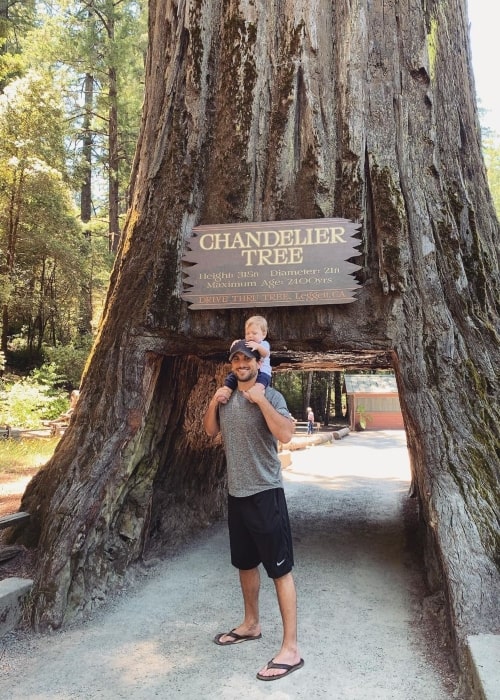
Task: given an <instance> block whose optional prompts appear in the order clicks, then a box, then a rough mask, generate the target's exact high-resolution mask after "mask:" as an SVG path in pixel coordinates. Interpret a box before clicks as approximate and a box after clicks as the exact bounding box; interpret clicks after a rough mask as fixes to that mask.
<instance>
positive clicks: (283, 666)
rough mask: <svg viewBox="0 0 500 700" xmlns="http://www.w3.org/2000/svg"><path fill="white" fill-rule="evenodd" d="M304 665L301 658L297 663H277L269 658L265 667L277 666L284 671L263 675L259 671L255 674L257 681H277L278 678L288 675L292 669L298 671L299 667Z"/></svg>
mask: <svg viewBox="0 0 500 700" xmlns="http://www.w3.org/2000/svg"><path fill="white" fill-rule="evenodd" d="M303 665H304V659H301V660H300V661H299V663H298V664H277V663H275V662H274V661H273V659H271V661H269V662H268V663H267V665H266V668H279V669H283V670H284V671H285V673H279V674H278V675H276V676H263V675H262V674H261V673H258V674H257V678H258V679H259V681H277V680H279V679H280V678H284V677H285V676H289V675H290V673H293V672H294V671H298V670H299V668H302V666H303Z"/></svg>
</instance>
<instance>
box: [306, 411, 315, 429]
mask: <svg viewBox="0 0 500 700" xmlns="http://www.w3.org/2000/svg"><path fill="white" fill-rule="evenodd" d="M313 431H314V413H313V410H312V408H311V407H310V406H308V408H307V434H308V435H312V434H313Z"/></svg>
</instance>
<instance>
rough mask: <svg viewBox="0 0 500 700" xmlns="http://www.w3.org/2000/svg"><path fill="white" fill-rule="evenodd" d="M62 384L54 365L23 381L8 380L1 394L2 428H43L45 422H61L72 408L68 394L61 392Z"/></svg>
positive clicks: (0, 419)
mask: <svg viewBox="0 0 500 700" xmlns="http://www.w3.org/2000/svg"><path fill="white" fill-rule="evenodd" d="M59 381H60V377H59V376H58V374H57V372H56V368H55V366H54V365H46V366H44V367H42V368H40V369H38V370H34V371H33V372H32V373H31V374H30V375H29V376H28V377H26V378H23V379H20V380H14V381H9V380H6V381H5V383H4V386H3V388H2V390H1V391H0V425H10V426H11V427H16V428H39V427H40V426H41V424H42V420H51V419H53V418H57V416H59V415H60V414H61V413H63V412H64V411H66V410H67V409H68V405H69V404H68V395H67V392H65V391H62V390H60V389H57V386H56V385H57V383H58V382H59Z"/></svg>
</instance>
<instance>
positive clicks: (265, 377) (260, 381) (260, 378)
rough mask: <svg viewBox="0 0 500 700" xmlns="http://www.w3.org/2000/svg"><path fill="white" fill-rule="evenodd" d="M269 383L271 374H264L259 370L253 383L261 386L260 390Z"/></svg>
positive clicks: (263, 389) (264, 388)
mask: <svg viewBox="0 0 500 700" xmlns="http://www.w3.org/2000/svg"><path fill="white" fill-rule="evenodd" d="M270 383H271V375H269V374H266V373H265V372H260V371H259V373H258V374H257V379H256V380H255V384H256V385H258V386H261V387H262V391H265V390H266V388H267V387H268V386H269V384H270Z"/></svg>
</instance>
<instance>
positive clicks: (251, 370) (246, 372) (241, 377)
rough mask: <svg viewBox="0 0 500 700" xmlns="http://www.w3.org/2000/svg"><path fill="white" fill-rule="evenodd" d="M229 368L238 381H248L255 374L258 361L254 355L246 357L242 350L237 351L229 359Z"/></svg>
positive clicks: (257, 368)
mask: <svg viewBox="0 0 500 700" xmlns="http://www.w3.org/2000/svg"><path fill="white" fill-rule="evenodd" d="M231 369H232V371H233V373H234V374H235V375H236V378H237V379H238V381H240V382H249V381H250V380H251V379H254V377H256V376H257V374H258V372H259V363H258V362H257V360H256V359H255V357H247V356H246V355H245V354H244V353H242V352H237V353H236V354H235V355H233V359H232V360H231Z"/></svg>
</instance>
